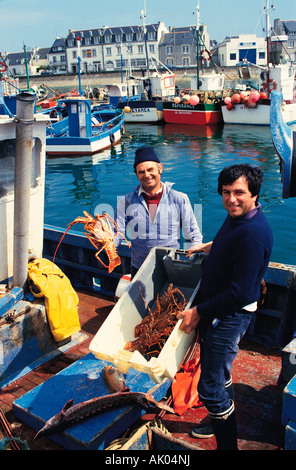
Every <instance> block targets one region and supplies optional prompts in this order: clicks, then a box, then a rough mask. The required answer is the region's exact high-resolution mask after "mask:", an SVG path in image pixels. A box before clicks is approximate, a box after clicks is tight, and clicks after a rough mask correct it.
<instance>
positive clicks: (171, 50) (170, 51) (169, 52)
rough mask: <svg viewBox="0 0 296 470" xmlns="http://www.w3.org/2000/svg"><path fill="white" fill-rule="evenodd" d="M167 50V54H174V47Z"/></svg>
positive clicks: (168, 47)
mask: <svg viewBox="0 0 296 470" xmlns="http://www.w3.org/2000/svg"><path fill="white" fill-rule="evenodd" d="M166 50H167V54H172V53H173V47H172V46H167V48H166Z"/></svg>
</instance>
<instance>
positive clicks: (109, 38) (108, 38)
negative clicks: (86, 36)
mask: <svg viewBox="0 0 296 470" xmlns="http://www.w3.org/2000/svg"><path fill="white" fill-rule="evenodd" d="M111 40H112V36H110V34H108V35H107V36H105V43H106V44H110V42H111Z"/></svg>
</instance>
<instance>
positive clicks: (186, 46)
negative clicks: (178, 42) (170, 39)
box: [182, 44, 189, 54]
mask: <svg viewBox="0 0 296 470" xmlns="http://www.w3.org/2000/svg"><path fill="white" fill-rule="evenodd" d="M182 51H183V54H188V53H189V46H188V45H187V44H185V45H184V46H182Z"/></svg>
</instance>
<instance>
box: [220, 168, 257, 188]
mask: <svg viewBox="0 0 296 470" xmlns="http://www.w3.org/2000/svg"><path fill="white" fill-rule="evenodd" d="M241 176H244V177H245V178H246V180H247V183H248V188H249V191H250V193H251V194H252V196H259V193H260V189H261V186H262V183H263V172H262V171H261V170H260V168H258V167H254V166H251V165H248V164H239V165H232V166H229V167H227V168H224V169H223V170H222V171H221V172H220V174H219V177H218V193H219V194H222V187H223V186H226V185H231V184H233V183H234V182H235V181H236V180H237V179H238V178H240V177H241Z"/></svg>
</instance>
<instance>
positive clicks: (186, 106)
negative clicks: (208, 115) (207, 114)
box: [172, 103, 194, 109]
mask: <svg viewBox="0 0 296 470" xmlns="http://www.w3.org/2000/svg"><path fill="white" fill-rule="evenodd" d="M172 108H185V109H188V108H189V109H192V108H194V106H192V105H191V104H183V103H172Z"/></svg>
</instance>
